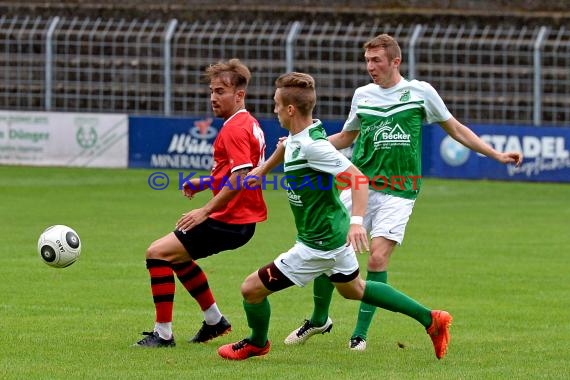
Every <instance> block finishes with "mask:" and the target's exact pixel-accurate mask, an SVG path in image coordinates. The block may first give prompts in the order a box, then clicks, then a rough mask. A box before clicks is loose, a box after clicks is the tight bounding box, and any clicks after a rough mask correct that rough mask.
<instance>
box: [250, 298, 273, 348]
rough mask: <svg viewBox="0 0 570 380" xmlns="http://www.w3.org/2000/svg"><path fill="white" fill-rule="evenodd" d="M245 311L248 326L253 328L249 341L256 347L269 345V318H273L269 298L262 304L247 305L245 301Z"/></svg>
mask: <svg viewBox="0 0 570 380" xmlns="http://www.w3.org/2000/svg"><path fill="white" fill-rule="evenodd" d="M243 309H244V310H245V315H246V317H247V325H248V326H249V327H250V328H251V335H250V336H249V338H248V339H249V340H250V341H251V343H252V344H253V345H254V346H257V347H264V346H265V344H266V343H267V332H268V331H269V318H270V317H271V306H270V305H269V300H268V299H267V297H265V298H264V299H263V301H261V302H260V303H247V302H245V300H244V301H243Z"/></svg>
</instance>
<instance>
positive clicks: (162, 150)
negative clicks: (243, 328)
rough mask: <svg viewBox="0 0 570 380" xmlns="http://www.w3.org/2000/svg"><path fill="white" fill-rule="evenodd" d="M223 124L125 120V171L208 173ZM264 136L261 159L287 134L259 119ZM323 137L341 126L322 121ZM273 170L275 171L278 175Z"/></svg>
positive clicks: (215, 121)
mask: <svg viewBox="0 0 570 380" xmlns="http://www.w3.org/2000/svg"><path fill="white" fill-rule="evenodd" d="M222 124H223V120H222V119H219V118H211V117H204V118H167V117H146V116H131V117H129V167H131V168H163V169H193V170H210V169H211V168H212V164H213V162H212V148H213V144H214V140H215V139H216V136H217V135H218V132H219V130H220V128H221V126H222ZM259 124H260V126H261V128H262V129H263V131H264V133H265V142H266V150H265V157H266V158H267V157H269V156H270V155H271V154H272V153H273V152H274V151H275V147H276V145H277V142H278V141H279V138H280V137H281V136H287V134H288V132H287V130H285V129H283V128H282V127H281V126H280V125H279V121H278V120H277V119H260V120H259ZM323 126H324V127H325V129H326V130H327V133H336V132H338V131H340V129H341V128H342V122H337V121H323ZM280 169H281V168H276V171H282V170H280Z"/></svg>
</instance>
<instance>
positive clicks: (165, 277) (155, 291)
mask: <svg viewBox="0 0 570 380" xmlns="http://www.w3.org/2000/svg"><path fill="white" fill-rule="evenodd" d="M146 268H147V269H148V273H149V274H150V288H151V291H152V298H153V300H154V307H155V309H156V322H159V323H164V322H172V310H173V308H174V292H175V290H176V286H175V285H176V284H175V283H174V273H173V271H172V265H171V264H170V263H169V262H168V261H165V260H156V259H147V260H146Z"/></svg>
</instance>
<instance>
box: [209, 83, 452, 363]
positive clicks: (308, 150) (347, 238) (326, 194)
mask: <svg viewBox="0 0 570 380" xmlns="http://www.w3.org/2000/svg"><path fill="white" fill-rule="evenodd" d="M276 87H277V89H276V90H275V97H274V100H275V113H276V114H277V116H278V118H279V122H280V123H281V125H282V126H283V127H284V128H286V129H287V130H289V137H288V139H287V141H286V143H285V144H284V145H285V147H283V145H281V146H280V147H278V149H277V150H276V152H275V153H274V154H273V155H272V157H270V158H269V160H268V161H267V162H266V163H265V164H264V165H263V166H262V167H261V168H258V170H255V169H254V171H253V172H252V173H255V174H261V175H265V174H267V173H268V172H269V170H270V169H272V168H273V167H274V166H275V165H276V164H277V163H278V162H280V161H282V160H283V159H284V160H285V174H286V177H285V178H286V180H287V185H288V188H287V195H288V198H289V204H290V206H291V210H292V211H293V215H294V219H295V226H296V228H297V241H296V243H295V245H294V246H293V247H292V248H291V249H290V250H289V251H287V252H285V253H282V254H281V255H279V256H278V257H277V258H276V259H275V260H274V261H272V262H270V263H269V264H267V265H265V266H263V267H261V268H259V269H258V270H256V271H255V272H253V273H252V274H250V275H249V276H248V277H247V278H246V279H245V281H244V282H243V284H242V286H241V293H242V296H243V298H244V300H243V306H244V309H245V313H246V316H247V321H248V325H249V327H250V328H251V335H250V336H249V337H247V338H245V339H242V340H240V341H238V342H235V343H230V344H226V345H224V346H221V347H220V348H219V349H218V354H219V355H220V356H221V357H223V358H225V359H232V360H244V359H247V358H249V357H252V356H261V355H265V354H267V353H268V352H269V349H270V343H269V340H268V330H269V318H270V315H271V308H270V305H269V301H268V299H267V297H268V296H269V295H270V294H272V293H274V292H277V291H280V290H283V289H286V288H288V287H290V286H293V285H297V286H305V285H306V284H308V283H309V282H311V281H313V279H315V278H317V277H318V276H325V277H326V278H327V279H328V280H329V281H330V282H331V283H333V284H334V286H335V287H336V289H337V290H338V292H339V293H340V294H341V295H342V296H343V297H345V298H348V299H353V300H362V301H364V302H366V303H368V304H371V305H375V306H376V307H382V308H384V309H388V310H391V311H394V312H399V313H403V314H405V315H408V316H410V317H412V318H414V319H415V320H417V321H418V322H419V323H420V324H422V325H423V326H424V327H425V329H426V331H427V332H428V334H429V336H430V338H431V340H432V343H433V346H434V349H435V354H436V356H437V358H438V359H440V358H442V357H443V356H444V355H445V352H446V349H447V345H448V342H449V325H450V324H451V319H452V318H451V315H450V314H449V313H447V312H445V311H441V310H430V309H428V308H426V307H425V306H423V305H421V304H419V303H418V302H416V301H415V300H413V299H411V298H410V297H408V296H406V295H405V294H403V293H401V292H399V291H397V290H396V289H394V288H392V287H391V286H389V285H387V284H383V283H381V282H372V281H364V280H363V279H362V278H361V277H360V276H359V269H358V261H357V259H356V255H355V251H358V252H362V251H366V250H368V234H367V232H366V230H365V229H364V228H363V226H362V220H363V216H364V213H365V210H366V204H367V201H368V185H367V184H365V185H363V184H361V183H359V181H358V179H359V178H361V177H362V176H363V174H362V172H360V171H359V170H358V169H357V168H356V167H355V166H354V165H353V164H351V162H350V161H349V160H348V159H347V158H346V157H344V156H343V155H342V154H340V152H338V151H337V150H336V149H335V148H334V147H333V146H332V145H331V144H330V143H329V141H328V140H327V138H326V133H325V131H324V129H323V126H322V124H321V122H320V121H319V120H314V119H313V117H312V112H313V108H314V107H315V102H316V93H315V82H314V79H313V78H312V77H311V76H310V75H308V74H303V73H289V74H284V75H282V76H280V77H279V78H278V79H277V81H276ZM250 174H251V173H250ZM251 175H253V174H251ZM339 175H342V176H343V178H344V180H347V179H348V183H349V187H350V193H351V195H352V200H353V207H352V211H351V213H352V216H350V217H349V215H348V211H347V209H346V208H345V207H344V206H343V204H342V203H341V202H340V201H339V199H338V193H337V189H336V186H334V178H335V177H336V176H339Z"/></svg>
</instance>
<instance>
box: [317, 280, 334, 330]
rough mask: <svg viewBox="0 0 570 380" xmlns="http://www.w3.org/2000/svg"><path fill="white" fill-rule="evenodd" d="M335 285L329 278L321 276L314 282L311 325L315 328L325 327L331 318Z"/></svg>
mask: <svg viewBox="0 0 570 380" xmlns="http://www.w3.org/2000/svg"><path fill="white" fill-rule="evenodd" d="M333 291H334V285H333V283H332V282H331V280H329V278H328V277H327V276H326V275H324V274H321V275H320V276H319V277H317V278H315V280H314V281H313V303H314V307H315V308H314V309H313V315H312V316H311V323H312V324H313V325H315V326H323V325H324V324H325V323H326V322H327V318H328V317H329V306H330V305H331V300H332V295H333Z"/></svg>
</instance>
